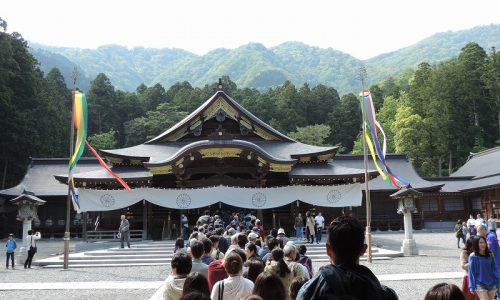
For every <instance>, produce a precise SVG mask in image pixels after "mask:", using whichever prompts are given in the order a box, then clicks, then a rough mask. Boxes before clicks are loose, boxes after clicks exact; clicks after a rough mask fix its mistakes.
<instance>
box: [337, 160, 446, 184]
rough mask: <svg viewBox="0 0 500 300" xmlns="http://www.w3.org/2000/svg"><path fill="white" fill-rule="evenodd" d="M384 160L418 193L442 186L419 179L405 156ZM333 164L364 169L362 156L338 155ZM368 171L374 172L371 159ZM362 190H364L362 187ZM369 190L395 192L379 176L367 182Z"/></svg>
mask: <svg viewBox="0 0 500 300" xmlns="http://www.w3.org/2000/svg"><path fill="white" fill-rule="evenodd" d="M386 160H387V163H388V165H389V166H390V168H391V170H392V171H393V172H394V173H395V174H397V175H398V176H401V177H403V178H405V179H406V180H408V181H409V182H410V184H411V186H412V187H413V188H414V189H418V190H420V191H438V190H439V189H440V188H441V186H442V184H435V183H433V182H430V181H428V180H425V179H423V178H422V177H420V175H419V174H418V173H417V171H416V170H415V168H414V167H413V164H412V163H411V161H410V160H409V159H408V156H407V155H406V154H387V155H386ZM334 164H335V166H342V167H347V168H353V169H364V166H363V164H364V160H363V155H351V154H344V155H341V154H338V155H337V156H335V161H334ZM368 169H369V170H376V167H375V164H374V163H373V160H372V159H371V158H369V159H368ZM363 189H365V186H364V185H363ZM369 189H370V190H372V191H395V190H396V188H395V187H393V186H392V185H389V184H387V182H385V181H384V180H383V179H382V177H381V176H378V177H377V178H374V179H371V180H370V181H369Z"/></svg>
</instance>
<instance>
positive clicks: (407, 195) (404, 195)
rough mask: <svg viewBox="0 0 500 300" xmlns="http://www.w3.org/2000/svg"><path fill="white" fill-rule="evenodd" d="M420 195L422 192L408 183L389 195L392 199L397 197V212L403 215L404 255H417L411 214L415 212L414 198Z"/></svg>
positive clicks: (402, 248) (402, 249)
mask: <svg viewBox="0 0 500 300" xmlns="http://www.w3.org/2000/svg"><path fill="white" fill-rule="evenodd" d="M421 196H422V193H421V192H419V191H417V190H415V189H413V188H412V187H411V186H410V185H408V186H407V187H402V188H401V189H400V190H399V191H397V192H396V193H394V194H392V195H391V196H390V197H391V198H393V199H398V214H403V216H404V229H405V239H404V241H403V245H402V246H401V251H402V252H403V253H404V255H418V248H417V244H416V243H415V240H414V239H413V226H412V220H411V214H412V213H414V212H417V208H416V199H417V198H419V197H421Z"/></svg>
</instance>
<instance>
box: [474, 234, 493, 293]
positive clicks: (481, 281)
mask: <svg viewBox="0 0 500 300" xmlns="http://www.w3.org/2000/svg"><path fill="white" fill-rule="evenodd" d="M472 249H473V250H474V251H473V252H472V254H471V255H470V256H469V290H470V291H471V293H477V295H478V296H479V299H481V300H483V299H488V300H493V299H494V298H495V293H496V290H497V287H500V270H498V268H497V266H496V264H495V259H494V258H493V256H491V252H490V251H489V250H488V247H487V244H486V239H485V238H484V237H483V236H478V237H477V238H475V239H473V240H472Z"/></svg>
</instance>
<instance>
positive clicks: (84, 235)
mask: <svg viewBox="0 0 500 300" xmlns="http://www.w3.org/2000/svg"><path fill="white" fill-rule="evenodd" d="M87 214H88V213H87V212H86V211H84V212H83V213H82V215H83V216H82V220H81V221H82V239H83V241H84V242H86V241H87V220H88V216H87Z"/></svg>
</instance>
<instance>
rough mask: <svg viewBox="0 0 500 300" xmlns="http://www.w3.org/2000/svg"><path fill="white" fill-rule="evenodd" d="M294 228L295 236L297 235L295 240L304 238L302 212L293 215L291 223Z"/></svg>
mask: <svg viewBox="0 0 500 300" xmlns="http://www.w3.org/2000/svg"><path fill="white" fill-rule="evenodd" d="M293 228H294V229H295V236H296V237H297V241H300V240H303V239H304V219H302V214H301V213H299V214H298V215H297V217H295V223H294V225H293Z"/></svg>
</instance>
